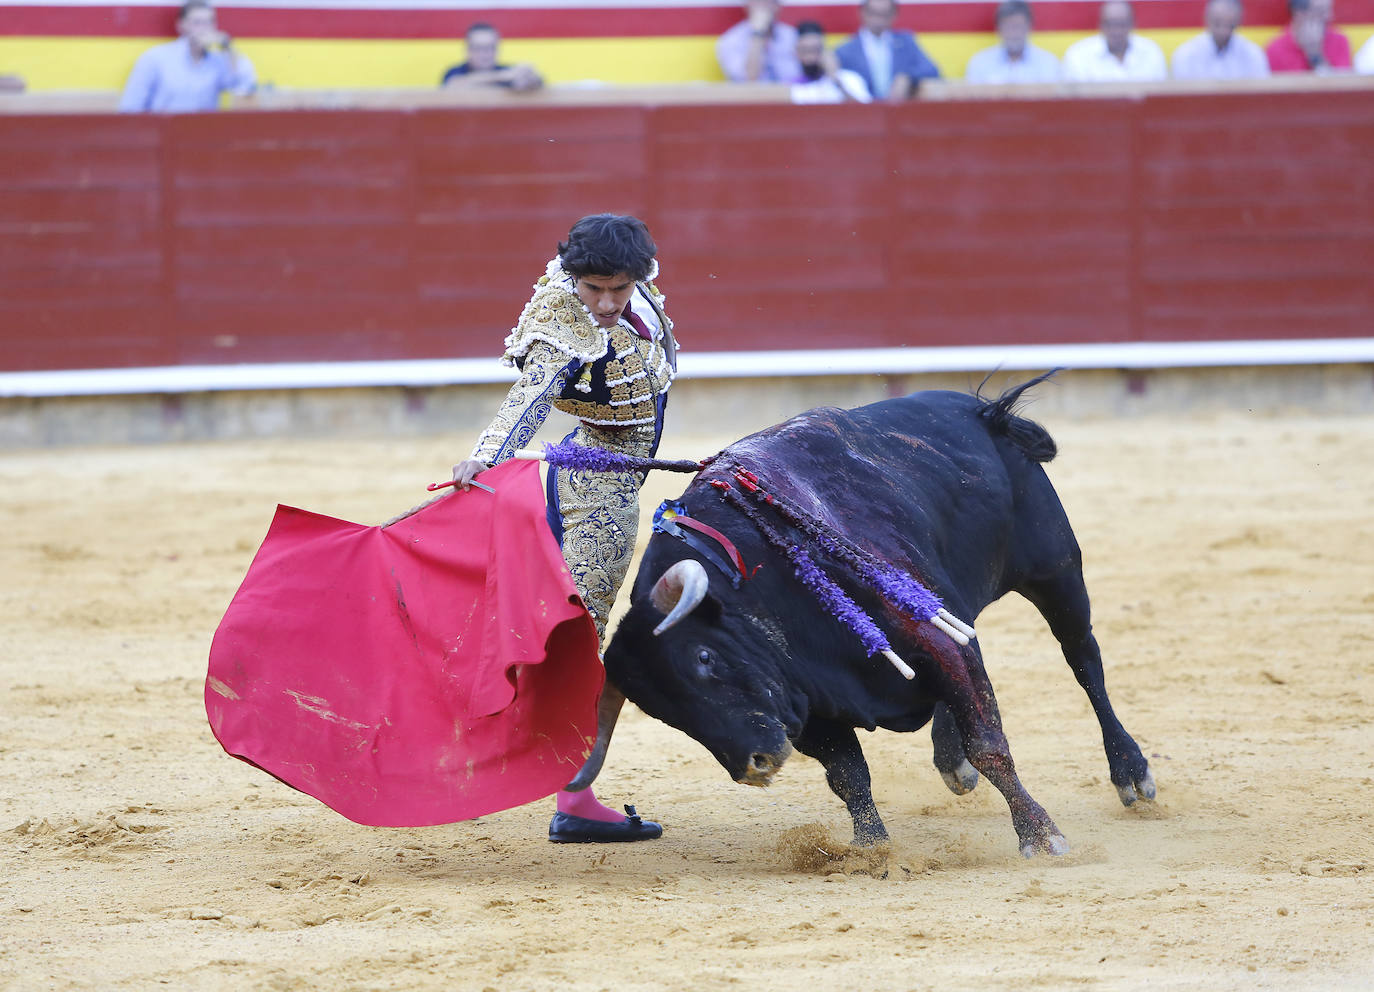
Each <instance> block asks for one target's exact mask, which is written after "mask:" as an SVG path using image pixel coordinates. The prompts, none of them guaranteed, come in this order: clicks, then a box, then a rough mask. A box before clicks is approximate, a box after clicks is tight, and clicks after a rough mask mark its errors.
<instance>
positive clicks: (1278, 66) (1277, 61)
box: [1264, 0, 1351, 73]
mask: <svg viewBox="0 0 1374 992" xmlns="http://www.w3.org/2000/svg"><path fill="white" fill-rule="evenodd" d="M1288 13H1289V16H1290V20H1289V22H1288V30H1287V31H1285V32H1284V33H1283V34H1281V35H1279V36H1278V37H1277V38H1275V39H1274V40H1273V41H1271V42H1270V43H1269V47H1268V48H1266V49H1265V50H1264V53H1265V54H1266V55H1268V56H1269V68H1270V69H1271V70H1273V71H1274V72H1317V73H1327V72H1331V71H1332V70H1333V69H1349V68H1351V64H1350V39H1349V38H1347V37H1346V36H1345V35H1343V34H1341V33H1340V32H1339V31H1337V30H1336V29H1335V28H1333V27H1332V26H1331V0H1288Z"/></svg>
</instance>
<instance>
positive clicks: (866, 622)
mask: <svg viewBox="0 0 1374 992" xmlns="http://www.w3.org/2000/svg"><path fill="white" fill-rule="evenodd" d="M720 494H721V495H722V496H724V497H725V499H726V501H727V502H729V503H730V504H732V505H733V506H734V507H735V508H736V509H737V510H739V511H740V512H741V513H743V514H744V515H745V516H746V517H748V518H749V520H750V521H752V522H753V524H754V526H755V527H757V528H758V529H759V532H760V533H762V534H763V536H764V538H765V539H766V540H767V541H768V543H769V544H771V545H773V547H775V548H777V549H778V550H779V551H781V552H782V553H783V554H784V555H786V556H787V559H788V561H790V562H791V563H792V570H793V571H794V572H795V573H796V576H797V579H798V580H799V581H800V582H801V584H802V585H804V586H806V588H808V589H810V590H811V592H812V593H813V594H814V595H815V597H816V598H817V599H818V600H820V602H821V605H822V606H824V607H825V608H826V610H828V611H829V612H830V615H831V616H833V617H834V618H835V619H836V620H839V621H840V622H841V623H843V624H844V625H845V626H846V627H848V628H849V629H850V630H852V631H853V632H854V634H855V636H856V637H858V638H859V640H860V641H861V642H863V646H864V650H865V651H867V652H868V653H869V654H871V655H872V654H881V653H882V652H884V651H891V650H892V645H891V644H890V643H889V642H888V639H887V635H886V634H884V633H883V632H882V630H880V629H879V627H878V625H877V624H876V623H874V622H873V618H872V617H870V616H869V615H868V614H867V613H865V612H864V609H863V607H862V606H860V605H859V604H858V603H856V602H854V600H852V599H850V598H849V594H848V593H846V592H845V591H844V590H843V589H841V588H840V587H839V586H838V585H837V584H836V583H835V580H834V579H832V578H830V576H828V575H826V574H825V572H823V571H821V568H820V566H819V565H817V564H816V563H815V561H813V560H812V558H811V556H810V555H808V554H807V553H806V552H805V551H803V550H802V549H801V548H800V547H798V546H797V545H796V544H793V543H792V542H791V541H789V540H787V539H786V538H785V537H784V536H783V535H782V534H780V533H779V532H778V530H777V528H775V527H774V526H773V525H772V524H770V523H769V522H768V521H767V520H764V519H763V517H762V516H761V515H760V514H759V512H758V511H757V510H756V509H755V508H754V507H753V506H751V505H750V504H749V503H748V502H747V501H746V500H745V499H744V497H743V496H741V495H740V494H739V493H738V492H736V491H735V490H734V489H733V488H728V487H727V488H721V489H720Z"/></svg>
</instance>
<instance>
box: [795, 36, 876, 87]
mask: <svg viewBox="0 0 1374 992" xmlns="http://www.w3.org/2000/svg"><path fill="white" fill-rule="evenodd" d="M797 61H798V62H799V63H800V64H801V75H800V76H798V77H797V81H796V82H795V83H793V84H792V102H793V103H872V102H873V97H872V95H871V94H870V93H869V92H868V84H867V83H865V82H864V77H863V76H860V75H859V74H858V73H857V72H853V71H851V70H849V69H841V68H840V61H839V59H837V58H836V57H835V53H834V52H832V51H830V50H829V49H827V48H826V47H825V29H824V28H822V27H821V26H820V25H819V24H817V23H816V22H815V21H802V23H800V24H798V25H797Z"/></svg>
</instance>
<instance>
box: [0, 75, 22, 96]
mask: <svg viewBox="0 0 1374 992" xmlns="http://www.w3.org/2000/svg"><path fill="white" fill-rule="evenodd" d="M26 88H27V85H26V84H25V82H24V77H23V76H15V75H11V74H10V73H5V72H0V93H23V92H24V90H25V89H26Z"/></svg>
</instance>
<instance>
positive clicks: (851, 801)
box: [792, 717, 887, 847]
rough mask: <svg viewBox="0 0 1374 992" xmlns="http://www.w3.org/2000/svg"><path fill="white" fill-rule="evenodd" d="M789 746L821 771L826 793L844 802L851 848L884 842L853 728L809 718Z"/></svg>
mask: <svg viewBox="0 0 1374 992" xmlns="http://www.w3.org/2000/svg"><path fill="white" fill-rule="evenodd" d="M792 743H793V745H794V746H795V747H796V749H797V750H798V751H800V752H801V753H802V754H805V755H807V756H808V757H812V758H815V759H816V760H817V761H819V762H820V763H821V765H822V766H823V767H824V768H825V780H826V782H827V783H829V785H830V790H831V791H832V792H834V793H835V795H837V796H839V797H840V799H841V800H842V801H843V802H844V805H845V808H846V809H847V810H849V817H850V819H851V820H853V821H854V846H855V847H871V846H872V845H874V844H879V843H882V842H883V841H885V840H887V828H886V827H885V826H883V821H882V818H881V817H880V816H878V807H877V806H875V805H874V804H873V783H872V780H871V778H870V777H869V774H868V762H867V761H866V760H865V759H864V752H863V748H862V747H860V746H859V738H858V736H857V735H856V734H855V733H854V728H853V727H846V726H844V725H842V724H838V723H834V722H832V721H830V720H823V719H820V718H817V717H812V718H811V719H810V720H807V721H806V726H805V727H803V728H802V732H801V734H799V735H798V736H797V739H796V740H795V741H793V742H792Z"/></svg>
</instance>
